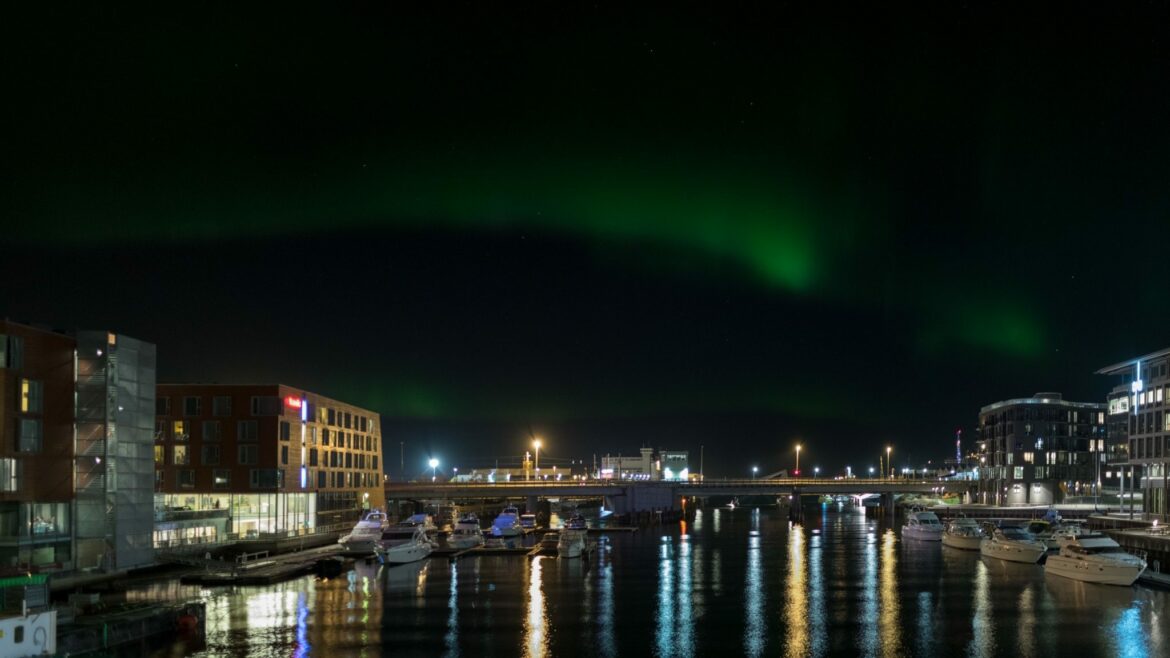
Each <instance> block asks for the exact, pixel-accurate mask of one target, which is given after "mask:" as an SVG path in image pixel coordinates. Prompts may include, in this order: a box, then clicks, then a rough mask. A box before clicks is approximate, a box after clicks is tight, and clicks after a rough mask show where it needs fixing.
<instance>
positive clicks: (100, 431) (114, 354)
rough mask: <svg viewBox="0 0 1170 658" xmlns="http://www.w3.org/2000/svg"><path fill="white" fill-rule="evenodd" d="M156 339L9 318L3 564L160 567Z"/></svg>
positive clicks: (0, 539) (3, 355)
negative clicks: (155, 543)
mask: <svg viewBox="0 0 1170 658" xmlns="http://www.w3.org/2000/svg"><path fill="white" fill-rule="evenodd" d="M154 376H155V348H154V345H151V344H150V343H144V342H142V341H138V340H135V339H133V338H129V337H126V336H121V335H118V334H114V333H110V332H106V331H80V332H77V333H76V334H75V335H66V334H64V333H60V332H56V331H52V330H47V329H40V328H36V327H31V326H27V325H22V324H18V323H14V322H8V321H4V322H0V568H7V569H11V568H16V569H19V570H22V571H33V570H35V571H71V570H88V569H103V570H110V571H117V570H122V569H128V568H132V567H137V566H143V565H146V564H150V563H151V562H153V560H154V551H153V548H152V547H151V541H150V539H151V535H150V533H151V502H152V495H153V488H152V482H151V456H152V453H151V450H152V433H151V430H152V424H153V410H154V384H155V382H154Z"/></svg>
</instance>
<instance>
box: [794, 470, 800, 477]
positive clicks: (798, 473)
mask: <svg viewBox="0 0 1170 658" xmlns="http://www.w3.org/2000/svg"><path fill="white" fill-rule="evenodd" d="M793 475H795V476H797V477H800V469H799V468H798V469H796V470H795V471H793Z"/></svg>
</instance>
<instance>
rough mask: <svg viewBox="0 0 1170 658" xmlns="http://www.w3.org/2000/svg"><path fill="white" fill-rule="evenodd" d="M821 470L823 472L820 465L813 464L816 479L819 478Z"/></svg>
mask: <svg viewBox="0 0 1170 658" xmlns="http://www.w3.org/2000/svg"><path fill="white" fill-rule="evenodd" d="M820 472H821V467H820V466H813V479H814V480H815V479H817V475H819V474H820Z"/></svg>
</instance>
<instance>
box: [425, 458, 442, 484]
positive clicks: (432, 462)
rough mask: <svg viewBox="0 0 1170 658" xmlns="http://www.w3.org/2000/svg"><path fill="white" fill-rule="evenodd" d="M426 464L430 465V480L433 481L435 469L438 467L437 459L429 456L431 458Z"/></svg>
mask: <svg viewBox="0 0 1170 658" xmlns="http://www.w3.org/2000/svg"><path fill="white" fill-rule="evenodd" d="M427 464H428V465H429V466H430V467H431V482H434V481H435V469H437V468H439V460H437V459H435V458H434V457H431V460H430V461H429V462H427Z"/></svg>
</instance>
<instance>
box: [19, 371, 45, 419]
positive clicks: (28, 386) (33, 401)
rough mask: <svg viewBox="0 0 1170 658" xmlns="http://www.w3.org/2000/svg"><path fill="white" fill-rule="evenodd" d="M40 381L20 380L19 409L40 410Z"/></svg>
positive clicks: (36, 411) (35, 412)
mask: <svg viewBox="0 0 1170 658" xmlns="http://www.w3.org/2000/svg"><path fill="white" fill-rule="evenodd" d="M41 393H42V391H41V383H40V382H38V381H36V380H33V379H22V380H20V410H21V411H22V412H24V413H34V414H39V413H40V412H41V406H42V402H41Z"/></svg>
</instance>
